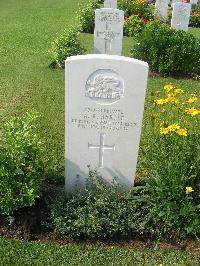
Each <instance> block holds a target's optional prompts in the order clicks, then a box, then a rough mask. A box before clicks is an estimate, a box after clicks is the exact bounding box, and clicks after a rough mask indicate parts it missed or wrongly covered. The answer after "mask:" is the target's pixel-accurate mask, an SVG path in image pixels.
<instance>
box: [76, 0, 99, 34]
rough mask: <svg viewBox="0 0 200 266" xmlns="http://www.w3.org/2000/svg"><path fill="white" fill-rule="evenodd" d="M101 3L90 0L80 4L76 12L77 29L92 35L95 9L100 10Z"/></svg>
mask: <svg viewBox="0 0 200 266" xmlns="http://www.w3.org/2000/svg"><path fill="white" fill-rule="evenodd" d="M101 2H102V1H96V0H90V1H88V2H87V4H82V5H80V7H79V10H78V12H77V20H78V27H79V29H80V31H81V32H85V33H94V25H95V9H97V8H100V6H101V5H100V3H101Z"/></svg>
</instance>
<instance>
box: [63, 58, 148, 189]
mask: <svg viewBox="0 0 200 266" xmlns="http://www.w3.org/2000/svg"><path fill="white" fill-rule="evenodd" d="M147 77H148V64H147V63H145V62H142V61H139V60H135V59H131V58H126V57H122V56H114V55H105V54H104V55H81V56H73V57H69V58H68V59H67V60H66V65H65V80H66V85H65V86H66V87H65V103H66V105H65V106H66V107H65V129H66V131H65V169H66V174H65V176H66V190H67V191H70V190H73V189H74V188H75V185H76V182H77V176H78V177H79V178H78V183H79V185H80V186H84V183H85V180H86V179H87V177H88V167H87V166H88V165H89V166H90V167H91V169H97V170H98V172H99V173H100V174H101V175H102V176H103V178H104V179H105V180H107V181H108V182H112V180H113V178H114V177H117V178H118V182H119V183H121V184H123V185H124V187H126V188H129V187H130V186H132V185H133V184H134V174H135V170H136V164H137V157H138V149H139V142H140V133H141V127H142V118H143V109H144V101H145V92H146V86H147Z"/></svg>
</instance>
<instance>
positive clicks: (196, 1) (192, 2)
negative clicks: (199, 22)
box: [190, 0, 198, 5]
mask: <svg viewBox="0 0 200 266" xmlns="http://www.w3.org/2000/svg"><path fill="white" fill-rule="evenodd" d="M197 3H198V0H190V4H191V5H197Z"/></svg>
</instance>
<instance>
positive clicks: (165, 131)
mask: <svg viewBox="0 0 200 266" xmlns="http://www.w3.org/2000/svg"><path fill="white" fill-rule="evenodd" d="M160 134H161V135H167V134H169V130H168V128H167V127H166V128H165V127H161V128H160Z"/></svg>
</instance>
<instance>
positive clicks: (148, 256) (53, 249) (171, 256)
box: [0, 238, 200, 266]
mask: <svg viewBox="0 0 200 266" xmlns="http://www.w3.org/2000/svg"><path fill="white" fill-rule="evenodd" d="M0 246H1V250H0V261H1V262H0V265H1V266H13V265H20V266H23V265H26V266H28V265H31V266H34V265H35V266H40V265H41V266H45V265H46V266H51V265H52V266H53V265H59V266H62V265H63V266H64V265H70V266H72V265H76V266H78V265H85V266H90V265H94V266H98V265H99V266H103V265H109V266H111V265H114V266H117V265H123V266H125V265H130V266H131V265H138V266H139V265H140V266H141V265H145V266H156V265H158V266H161V265H162V266H169V265H172V266H173V265H179V266H197V265H199V263H200V255H199V253H191V252H186V251H185V252H183V251H179V250H162V251H155V250H153V249H142V248H140V249H139V248H136V249H135V248H119V247H95V246H87V245H75V244H69V245H67V246H58V245H52V244H43V243H37V242H26V241H17V240H6V239H3V238H0Z"/></svg>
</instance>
